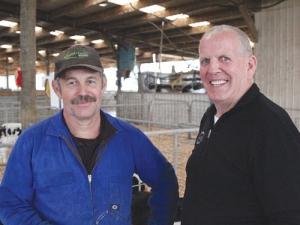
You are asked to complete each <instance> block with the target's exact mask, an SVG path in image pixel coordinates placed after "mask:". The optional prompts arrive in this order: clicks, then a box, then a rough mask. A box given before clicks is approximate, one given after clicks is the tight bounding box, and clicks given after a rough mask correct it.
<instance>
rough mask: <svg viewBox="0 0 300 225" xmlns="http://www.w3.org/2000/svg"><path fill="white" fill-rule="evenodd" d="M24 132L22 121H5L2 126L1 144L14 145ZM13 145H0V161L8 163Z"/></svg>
mask: <svg viewBox="0 0 300 225" xmlns="http://www.w3.org/2000/svg"><path fill="white" fill-rule="evenodd" d="M21 133H22V125H21V123H4V124H2V126H1V127H0V144H11V145H13V144H14V143H15V142H16V140H17V138H18V137H19V135H20V134H21ZM10 149H11V147H0V161H1V162H2V163H6V161H7V157H8V151H9V150H10Z"/></svg>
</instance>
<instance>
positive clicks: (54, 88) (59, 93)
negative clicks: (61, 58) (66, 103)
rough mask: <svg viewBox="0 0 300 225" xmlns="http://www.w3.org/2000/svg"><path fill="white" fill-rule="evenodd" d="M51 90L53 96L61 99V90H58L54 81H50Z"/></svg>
mask: <svg viewBox="0 0 300 225" xmlns="http://www.w3.org/2000/svg"><path fill="white" fill-rule="evenodd" d="M51 85H52V88H53V90H54V92H55V94H56V95H57V97H58V98H61V90H60V87H59V86H58V85H57V83H56V81H55V80H52V83H51Z"/></svg>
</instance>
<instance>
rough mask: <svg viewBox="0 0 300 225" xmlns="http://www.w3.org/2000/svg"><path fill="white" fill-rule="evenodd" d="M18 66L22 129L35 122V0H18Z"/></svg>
mask: <svg viewBox="0 0 300 225" xmlns="http://www.w3.org/2000/svg"><path fill="white" fill-rule="evenodd" d="M20 7H21V8H20V10H21V12H20V26H21V34H20V44H21V51H20V67H21V71H22V88H21V95H20V102H21V108H20V122H21V123H22V129H25V128H27V127H28V126H30V125H32V124H34V123H36V122H37V104H36V67H35V61H36V37H35V26H36V0H20Z"/></svg>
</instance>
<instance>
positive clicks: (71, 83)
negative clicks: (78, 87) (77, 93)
mask: <svg viewBox="0 0 300 225" xmlns="http://www.w3.org/2000/svg"><path fill="white" fill-rule="evenodd" d="M68 84H69V85H74V84H76V82H75V81H69V83H68Z"/></svg>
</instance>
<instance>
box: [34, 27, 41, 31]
mask: <svg viewBox="0 0 300 225" xmlns="http://www.w3.org/2000/svg"><path fill="white" fill-rule="evenodd" d="M42 29H43V28H41V27H35V31H41V30H42Z"/></svg>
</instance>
